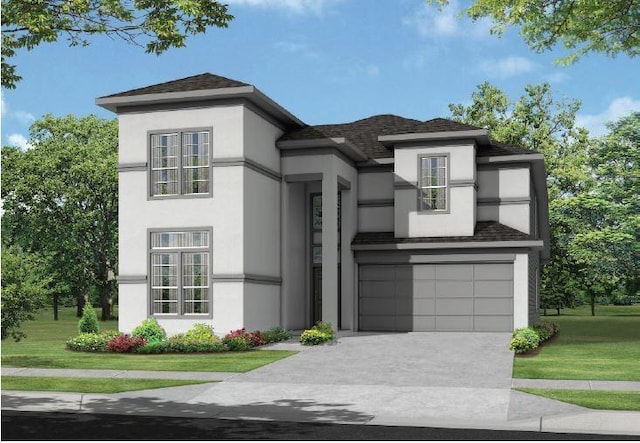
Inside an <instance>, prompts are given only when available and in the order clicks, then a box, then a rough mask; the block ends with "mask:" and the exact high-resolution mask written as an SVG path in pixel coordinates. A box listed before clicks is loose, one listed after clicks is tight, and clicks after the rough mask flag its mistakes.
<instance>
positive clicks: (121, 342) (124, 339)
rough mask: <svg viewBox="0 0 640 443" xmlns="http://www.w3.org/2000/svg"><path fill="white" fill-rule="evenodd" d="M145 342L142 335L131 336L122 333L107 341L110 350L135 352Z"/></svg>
mask: <svg viewBox="0 0 640 443" xmlns="http://www.w3.org/2000/svg"><path fill="white" fill-rule="evenodd" d="M146 344H147V341H146V340H145V339H144V338H142V337H132V336H130V335H129V334H122V335H120V336H118V337H115V338H113V339H111V340H110V341H109V343H107V346H108V347H109V350H110V351H111V352H135V351H136V350H138V349H139V348H141V347H143V346H144V345H146Z"/></svg>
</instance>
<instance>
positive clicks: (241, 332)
mask: <svg viewBox="0 0 640 443" xmlns="http://www.w3.org/2000/svg"><path fill="white" fill-rule="evenodd" d="M222 343H224V344H225V345H226V346H227V347H228V348H229V350H230V351H246V350H248V349H250V348H252V347H254V346H262V345H264V344H265V343H266V342H265V341H264V339H263V338H262V335H261V334H260V331H254V332H247V330H246V329H245V328H242V329H236V330H235V331H230V332H229V333H228V334H227V335H225V336H224V338H223V339H222Z"/></svg>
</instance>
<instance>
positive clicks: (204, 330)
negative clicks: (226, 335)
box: [185, 323, 220, 342]
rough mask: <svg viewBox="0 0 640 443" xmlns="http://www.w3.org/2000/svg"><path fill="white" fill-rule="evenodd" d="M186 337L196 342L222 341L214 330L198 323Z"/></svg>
mask: <svg viewBox="0 0 640 443" xmlns="http://www.w3.org/2000/svg"><path fill="white" fill-rule="evenodd" d="M185 337H186V338H187V339H188V340H196V341H215V342H217V341H220V339H219V338H218V336H217V335H216V334H215V333H214V332H213V328H212V327H211V326H209V325H205V324H204V323H196V324H194V325H193V326H192V327H191V329H189V330H188V331H187V333H186V334H185Z"/></svg>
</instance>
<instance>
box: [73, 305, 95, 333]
mask: <svg viewBox="0 0 640 443" xmlns="http://www.w3.org/2000/svg"><path fill="white" fill-rule="evenodd" d="M78 332H79V333H80V334H97V333H98V332H100V327H99V326H98V316H97V315H96V311H95V309H93V306H91V303H87V304H85V305H84V309H83V310H82V317H81V318H80V321H79V322H78Z"/></svg>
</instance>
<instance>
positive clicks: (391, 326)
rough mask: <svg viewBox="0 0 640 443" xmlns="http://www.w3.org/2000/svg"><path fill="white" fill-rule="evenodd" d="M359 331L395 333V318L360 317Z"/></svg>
mask: <svg viewBox="0 0 640 443" xmlns="http://www.w3.org/2000/svg"><path fill="white" fill-rule="evenodd" d="M360 329H362V330H365V331H395V330H396V318H395V316H362V317H360Z"/></svg>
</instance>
